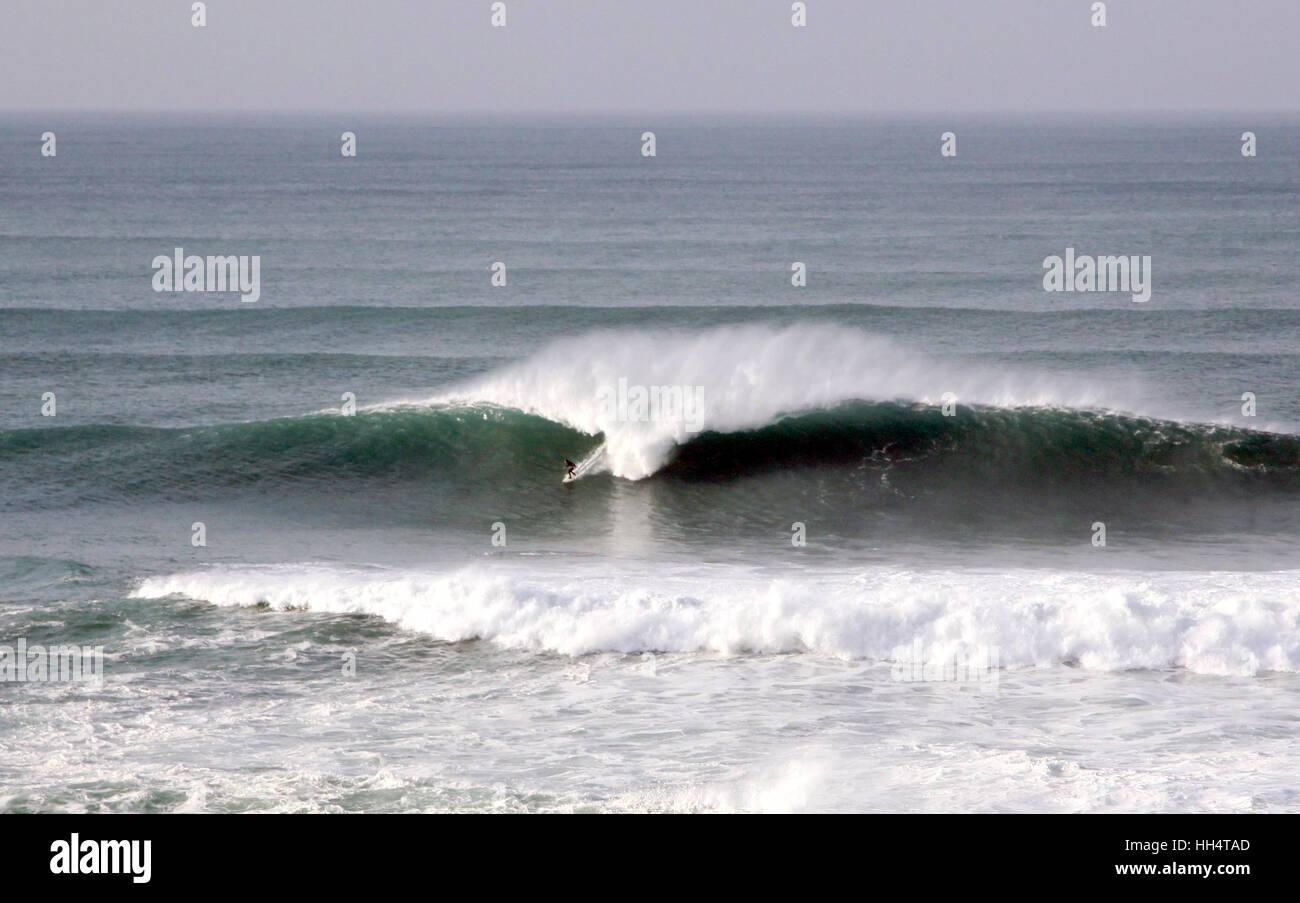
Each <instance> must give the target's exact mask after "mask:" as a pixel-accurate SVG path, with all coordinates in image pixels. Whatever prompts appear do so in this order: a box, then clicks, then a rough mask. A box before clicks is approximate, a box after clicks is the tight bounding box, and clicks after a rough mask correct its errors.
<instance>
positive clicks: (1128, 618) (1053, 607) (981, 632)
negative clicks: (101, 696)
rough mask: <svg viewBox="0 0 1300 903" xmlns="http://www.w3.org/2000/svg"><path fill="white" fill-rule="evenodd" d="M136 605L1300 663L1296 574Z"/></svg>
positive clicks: (424, 588) (914, 577)
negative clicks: (212, 606) (258, 607)
mask: <svg viewBox="0 0 1300 903" xmlns="http://www.w3.org/2000/svg"><path fill="white" fill-rule="evenodd" d="M133 595H134V596H136V597H139V598H166V597H169V596H183V597H186V598H191V599H198V600H203V601H207V602H210V603H213V604H217V605H228V606H252V605H263V604H264V605H269V606H271V607H273V608H277V609H307V610H311V611H317V612H334V613H363V614H371V615H376V616H379V617H382V618H384V619H385V620H387V621H389V622H391V623H393V624H395V625H398V626H400V627H402V628H405V629H409V630H414V631H419V632H422V633H426V634H428V635H430V636H432V637H435V638H437V639H439V640H443V641H446V642H463V641H468V640H476V639H477V640H488V641H491V642H493V643H496V644H498V645H500V646H503V647H506V648H511V649H523V650H532V651H539V652H542V651H545V652H555V653H560V654H564V655H572V656H576V655H585V654H592V653H601V652H612V653H638V652H662V653H699V652H706V653H716V654H722V655H739V654H748V653H764V654H776V653H805V654H820V655H826V656H832V657H836V658H840V659H846V660H874V661H891V660H896V658H897V656H898V650H899V649H902V648H910V647H911V646H912V645H913V644H915V643H916V642H918V641H919V642H920V643H922V644H923V645H924V646H925V647H926V648H928V649H931V650H933V654H934V655H941V656H949V655H951V656H968V655H971V654H972V653H973V652H976V651H978V650H979V649H984V650H989V649H996V650H997V660H998V661H999V663H1000V664H1001V666H1003V667H1010V668H1020V667H1047V666H1053V665H1061V664H1077V665H1080V666H1082V667H1084V668H1089V669H1094V670H1102V671H1117V670H1128V669H1137V668H1155V669H1161V668H1185V669H1187V670H1190V671H1194V672H1199V673H1206V674H1219V675H1255V674H1258V673H1259V672H1261V671H1297V670H1300V571H1276V572H1265V573H1230V572H1219V573H1208V574H1198V573H1182V572H1173V573H1118V574H1105V575H1101V574H1088V573H1083V572H1045V571H1032V570H1008V571H1003V572H997V573H988V572H969V571H950V572H945V571H910V570H903V569H878V570H871V571H866V572H863V573H860V574H857V575H853V576H846V577H842V578H835V579H830V578H819V579H811V578H810V579H808V580H802V581H801V580H775V581H773V580H760V579H757V578H755V577H750V576H746V577H736V578H734V579H727V580H711V579H700V578H685V577H669V578H664V577H662V576H658V575H657V576H656V577H655V578H654V579H645V578H640V577H637V576H635V575H624V576H622V577H619V578H615V579H610V578H605V577H601V578H595V577H590V578H583V579H556V580H554V581H552V582H546V581H543V580H542V579H540V578H535V577H522V576H517V575H513V574H509V573H502V574H496V575H489V574H484V573H483V572H482V569H481V568H473V569H465V570H461V571H455V572H449V573H442V574H421V573H414V572H392V573H382V574H380V573H376V572H373V571H360V570H345V569H339V568H334V567H325V566H303V565H281V566H273V567H246V568H235V569H212V570H206V571H198V572H192V573H181V574H174V575H168V576H155V577H149V578H146V579H144V580H142V581H141V582H140V584H139V585H138V586H137V588H136V589H135V590H134V592H133Z"/></svg>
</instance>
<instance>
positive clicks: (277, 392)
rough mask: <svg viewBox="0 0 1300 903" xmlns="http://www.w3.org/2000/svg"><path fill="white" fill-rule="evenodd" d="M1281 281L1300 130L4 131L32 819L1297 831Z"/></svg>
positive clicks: (2, 766) (1291, 461) (166, 125)
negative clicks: (56, 674)
mask: <svg viewBox="0 0 1300 903" xmlns="http://www.w3.org/2000/svg"><path fill="white" fill-rule="evenodd" d="M46 131H50V132H53V133H55V134H56V135H57V152H56V153H55V155H54V156H43V155H42V153H41V147H42V140H41V136H42V134H43V133H44V132H46ZM345 131H352V132H354V133H355V135H356V156H355V157H347V156H344V155H343V154H342V153H341V134H342V133H343V132H345ZM647 131H650V132H653V133H654V144H655V154H654V156H645V155H644V154H643V147H644V146H645V139H644V137H643V134H644V133H645V132H647ZM949 131H950V132H952V133H953V135H954V136H955V142H956V151H957V153H956V155H955V156H944V155H942V154H941V135H942V134H943V133H945V132H949ZM1245 131H1252V132H1254V133H1255V134H1256V135H1257V136H1258V155H1257V156H1255V157H1247V156H1243V154H1242V153H1241V148H1242V138H1241V136H1242V133H1243V132H1245ZM177 249H183V252H178V251H177ZM1298 251H1300V119H1297V118H1295V117H1290V118H1286V117H1282V116H1259V115H1253V116H1247V117H1239V116H1227V115H1209V114H1206V115H1196V116H1192V115H1185V116H1174V115H1166V116H1136V115H1135V116H1127V117H1122V116H1107V117H1096V116H1092V117H1090V116H1087V115H1082V114H1079V115H1041V116H1032V115H1023V116H1010V115H1003V116H974V115H966V116H958V117H930V116H926V117H922V116H913V117H907V116H873V117H866V116H864V117H848V116H844V117H833V116H784V117H782V116H766V117H757V116H753V117H742V116H698V115H697V116H691V115H664V116H654V117H643V116H622V115H618V116H615V115H610V116H583V117H580V116H559V115H553V116H515V117H509V116H495V117H491V116H480V117H471V116H432V115H430V116H423V117H421V116H414V115H412V116H396V115H393V116H378V115H365V116H357V115H350V114H349V115H337V116H335V115H325V114H319V115H297V116H284V115H270V114H266V115H253V114H239V115H235V114H229V115H211V116H185V115H163V114H158V115H143V114H131V115H126V114H123V115H108V114H67V113H59V114H43V115H38V114H12V113H11V114H5V115H4V116H2V117H0V374H2V381H0V385H2V386H3V392H0V486H3V495H2V496H0V676H3V677H4V680H3V681H0V699H2V700H3V704H2V705H0V811H9V812H13V811H67V812H141V811H143V812H160V811H161V812H194V811H199V812H268V811H270V812H352V811H383V812H393V811H398V812H405V811H489V812H540V811H562V812H573V811H577V812H606V811H616V812H628V811H632V812H640V811H653V812H659V811H693V812H700V811H704V812H715V811H746V812H770V811H819V812H820V811H825V812H950V811H958V812H1116V811H1118V812H1171V811H1176V812H1255V811H1258V812H1283V811H1285V812H1294V811H1298V810H1300V789H1298V788H1297V784H1296V780H1295V776H1296V774H1297V771H1298V770H1300V743H1298V742H1297V729H1298V728H1300V715H1297V712H1300V673H1298V672H1300V559H1298V558H1297V543H1298V542H1300V505H1298V504H1297V502H1300V391H1297V390H1298V388H1300V295H1298V294H1297V289H1296V286H1297V285H1300V255H1298V254H1297V252H1298ZM1067 252H1068V253H1069V255H1070V256H1071V257H1072V258H1073V257H1074V256H1075V255H1080V256H1083V255H1094V256H1104V255H1123V256H1125V257H1128V258H1130V259H1134V260H1135V261H1136V262H1140V261H1142V260H1144V259H1147V258H1149V269H1147V270H1146V272H1147V274H1148V276H1149V288H1150V297H1149V299H1148V300H1145V301H1141V300H1135V298H1134V293H1132V292H1128V291H1107V292H1101V291H1091V292H1089V291H1071V292H1049V291H1046V290H1045V288H1044V276H1045V273H1047V272H1048V270H1047V268H1046V263H1045V262H1046V261H1048V260H1049V259H1050V258H1051V257H1053V256H1062V257H1064V256H1065V255H1066V254H1067ZM176 253H183V255H184V256H188V255H199V256H201V257H204V258H206V257H208V256H214V255H222V256H224V255H230V256H245V257H248V258H253V257H256V258H257V259H258V260H259V262H260V270H259V271H258V272H259V276H260V286H259V293H258V297H257V299H256V300H255V301H244V300H241V295H240V294H239V293H238V292H234V291H229V290H227V291H219V290H205V291H156V290H155V283H156V274H157V266H156V258H159V257H162V258H169V259H170V258H172V257H173V255H174V254H176ZM1135 272H1136V271H1135ZM800 282H802V283H803V284H796V283H800ZM651 390H653V392H652V391H651ZM565 459H571V460H572V461H574V462H575V463H577V464H579V465H580V467H579V473H580V475H581V476H580V478H579V479H577V480H576V481H573V482H571V483H567V484H566V483H562V482H561V479H562V477H563V476H564V473H565V467H564V464H563V462H564V461H565ZM20 642H21V643H23V644H25V647H26V648H27V649H28V650H30V649H31V648H32V647H33V646H39V647H43V648H46V649H48V648H50V647H52V646H56V645H61V644H72V645H75V646H76V647H77V648H78V649H81V650H94V649H98V648H99V647H102V659H101V664H102V677H101V678H100V679H98V680H89V679H86V676H85V675H84V674H83V675H82V676H81V679H67V680H53V679H48V678H49V675H45V676H42V674H41V673H40V672H32V671H31V670H30V668H29V669H28V671H27V672H26V673H25V674H24V673H23V671H22V669H21V667H18V668H15V667H8V668H7V670H6V667H5V666H6V663H9V664H10V665H12V664H13V663H14V662H15V661H16V659H15V655H16V653H15V652H13V651H12V650H16V649H17V648H18V644H19V643H20ZM6 649H8V650H11V651H9V652H8V653H6ZM6 656H7V657H6Z"/></svg>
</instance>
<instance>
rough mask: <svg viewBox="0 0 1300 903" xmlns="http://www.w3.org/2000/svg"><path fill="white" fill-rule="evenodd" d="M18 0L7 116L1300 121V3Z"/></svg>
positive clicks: (6, 33) (1, 58)
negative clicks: (1124, 114)
mask: <svg viewBox="0 0 1300 903" xmlns="http://www.w3.org/2000/svg"><path fill="white" fill-rule="evenodd" d="M504 2H505V3H506V7H507V16H508V19H507V22H508V24H507V26H506V27H505V28H503V29H498V28H492V27H491V26H490V24H489V17H490V12H489V7H490V6H491V0H208V3H207V15H208V25H207V27H206V28H202V29H200V28H193V27H192V26H191V25H190V15H191V13H190V5H191V0H0V109H28V110H32V109H37V110H39V109H87V110H98V109H145V110H213V109H229V110H240V109H243V110H260V109H277V110H448V111H452V110H455V111H464V110H484V111H499V110H575V111H598V110H620V111H629V112H636V111H660V110H754V111H758V110H771V111H787V110H807V111H828V110H843V111H872V110H915V111H953V112H960V111H982V110H1022V109H1031V110H1077V109H1085V110H1096V109H1102V110H1140V109H1168V110H1189V109H1218V110H1295V109H1297V108H1298V107H1300V0H1111V2H1108V3H1107V4H1106V6H1107V19H1108V25H1107V27H1106V28H1102V29H1098V28H1093V27H1092V26H1091V25H1090V24H1089V19H1090V17H1091V12H1090V7H1091V5H1092V0H806V3H807V8H808V27H807V28H803V29H796V28H793V27H792V26H791V24H790V15H791V13H790V7H791V2H790V0H504Z"/></svg>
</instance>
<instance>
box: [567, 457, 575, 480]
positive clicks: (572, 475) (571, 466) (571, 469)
mask: <svg viewBox="0 0 1300 903" xmlns="http://www.w3.org/2000/svg"><path fill="white" fill-rule="evenodd" d="M564 469H565V470H566V471H568V472H567V473H566V474H565V477H566V478H567V479H570V480H573V479H576V478H577V476H578V474H577V470H578V465H577V464H574V463H573V462H572V461H570V460H569V459H568V458H565V459H564Z"/></svg>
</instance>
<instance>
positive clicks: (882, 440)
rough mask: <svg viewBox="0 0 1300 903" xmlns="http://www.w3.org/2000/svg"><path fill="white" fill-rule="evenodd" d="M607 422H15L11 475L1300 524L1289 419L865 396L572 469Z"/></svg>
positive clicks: (235, 494) (749, 523)
mask: <svg viewBox="0 0 1300 903" xmlns="http://www.w3.org/2000/svg"><path fill="white" fill-rule="evenodd" d="M602 438H603V437H601V436H591V435H587V434H584V433H581V432H578V431H576V430H573V429H570V428H568V427H566V426H564V425H561V424H558V423H554V422H552V421H549V420H546V419H544V418H541V417H537V416H533V415H530V414H525V413H521V412H519V411H513V410H507V409H501V408H494V407H485V406H467V407H443V408H416V407H407V408H395V409H390V410H368V411H362V412H359V413H357V414H356V415H354V416H346V417H345V416H341V415H337V414H315V415H310V416H305V417H295V418H285V419H277V420H269V421H259V422H251V423H238V424H226V425H221V426H212V427H199V428H191V429H138V428H131V427H118V426H87V427H70V428H57V429H43V430H20V431H8V432H3V433H0V473H3V475H4V477H5V482H6V485H7V486H8V487H9V490H10V491H8V492H7V493H6V496H5V498H4V502H3V505H4V508H6V509H8V510H11V511H14V510H18V511H22V510H28V511H30V510H39V509H59V508H67V507H70V506H74V505H81V504H86V503H90V504H102V505H139V504H154V503H164V502H178V501H194V500H205V501H208V500H230V501H233V502H234V503H236V504H239V505H243V506H245V507H246V508H248V509H249V510H256V509H257V506H259V505H274V504H280V503H284V502H288V501H294V502H298V501H301V502H302V503H303V504H305V505H309V506H314V510H316V511H326V512H347V511H360V510H362V509H365V511H366V512H367V513H366V515H365V516H366V517H369V518H371V521H372V522H374V521H376V520H378V521H380V522H382V523H392V524H396V523H408V524H414V525H419V526H422V527H423V526H425V525H433V524H436V525H441V526H445V527H448V528H452V529H460V528H464V529H474V530H481V529H482V524H483V522H484V520H485V518H486V519H488V520H494V519H496V518H515V519H520V520H525V521H528V522H530V523H532V524H535V525H538V527H539V528H544V529H545V530H554V531H555V532H556V534H557V535H559V534H563V533H565V532H566V531H567V532H569V533H571V534H572V535H574V536H577V537H583V536H591V535H596V534H600V533H601V532H602V531H604V530H606V529H607V527H608V524H607V523H605V521H606V520H608V518H609V517H611V516H613V515H612V514H611V511H617V510H618V509H619V506H625V505H627V504H630V503H634V504H635V505H639V506H643V507H645V508H647V510H648V511H649V514H648V515H647V516H648V518H649V521H650V522H651V523H652V524H653V525H654V527H655V529H656V530H658V531H659V532H660V533H661V534H664V535H669V536H684V537H688V538H689V537H698V538H699V539H700V541H702V542H704V541H709V542H711V541H713V540H714V539H716V537H718V536H721V535H730V536H756V535H764V534H765V532H770V531H772V530H775V529H777V528H778V527H780V525H781V524H784V527H782V528H781V529H786V530H788V529H789V524H790V522H791V521H794V520H815V521H817V522H818V523H819V524H821V525H822V526H823V527H824V528H825V529H826V530H828V531H829V532H831V533H834V534H837V535H857V536H866V535H875V534H877V533H879V532H880V531H882V530H907V531H912V530H926V531H939V532H945V531H947V532H958V533H959V532H960V531H961V530H962V529H965V528H966V526H968V525H970V524H972V523H989V522H993V523H996V524H999V525H1005V528H1006V529H1010V528H1011V527H1012V526H1015V525H1019V526H1020V527H1021V528H1023V529H1024V530H1032V529H1040V528H1041V529H1053V528H1054V527H1053V525H1054V524H1061V525H1063V526H1061V529H1062V530H1068V531H1074V530H1076V529H1077V522H1078V521H1080V520H1081V519H1083V520H1089V519H1090V518H1092V517H1094V516H1096V517H1099V518H1100V517H1101V516H1103V515H1106V516H1112V517H1121V518H1122V517H1125V516H1129V517H1132V518H1142V519H1144V520H1145V522H1148V523H1153V522H1158V521H1169V522H1170V523H1171V524H1173V526H1171V527H1170V529H1175V528H1177V529H1182V527H1179V526H1178V524H1177V523H1174V522H1175V521H1179V522H1182V521H1186V522H1199V523H1203V524H1208V523H1210V522H1211V521H1213V522H1214V524H1217V525H1218V526H1216V527H1215V528H1216V529H1225V530H1226V529H1232V528H1233V525H1234V524H1235V525H1237V526H1241V525H1243V524H1245V525H1246V526H1249V525H1250V524H1252V523H1254V522H1255V521H1257V520H1258V519H1259V518H1261V517H1265V518H1272V519H1273V520H1274V521H1276V524H1275V526H1276V527H1277V528H1278V529H1282V530H1287V529H1292V528H1294V529H1295V530H1296V531H1297V532H1300V516H1298V515H1297V514H1296V512H1297V510H1300V506H1297V505H1296V504H1295V501H1296V500H1297V493H1300V437H1295V436H1290V435H1279V434H1271V433H1262V432H1252V431H1249V430H1241V429H1234V428H1228V427H1215V426H1208V425H1201V424H1187V423H1177V422H1171V421H1162V420H1154V419H1146V418H1137V417H1130V416H1122V415H1117V414H1106V413H1099V412H1087V411H1076V410H1065V409H1041V408H1034V409H1030V408H1018V409H999V408H971V407H964V406H963V407H959V408H958V410H957V413H956V414H955V415H954V416H950V417H945V416H943V414H942V413H941V412H940V411H939V410H938V409H936V408H933V407H928V406H920V405H909V404H896V403H864V402H860V403H851V404H846V405H842V406H838V407H836V408H834V409H830V410H819V411H812V412H805V413H801V414H793V415H789V416H785V417H782V418H779V419H778V420H777V421H776V422H774V423H770V424H767V425H765V426H762V427H760V428H757V429H753V430H748V431H742V432H734V433H725V434H724V433H707V432H706V433H702V434H700V435H698V436H696V437H694V438H693V439H692V440H690V441H688V442H686V443H685V444H683V445H681V446H680V447H678V448H677V449H676V450H675V453H674V455H673V456H672V458H671V459H670V461H669V462H668V464H667V465H666V466H665V467H663V468H662V469H660V470H659V471H658V472H657V473H656V474H654V475H652V476H651V477H650V478H648V479H645V480H641V481H627V480H621V479H615V478H614V477H612V476H610V475H609V474H608V473H600V472H595V473H593V474H592V475H590V476H588V477H586V478H584V479H583V480H580V481H579V482H577V483H575V484H572V485H569V486H564V485H561V483H560V479H561V477H562V476H563V472H564V471H563V466H562V461H563V459H564V458H566V457H567V458H572V459H574V460H582V458H583V457H584V456H585V455H586V454H587V453H589V452H591V451H592V450H593V449H595V448H596V447H597V446H598V445H599V444H600V442H601V441H602ZM1211 503H1212V504H1211ZM1200 506H1204V508H1203V509H1202V508H1201V507H1200ZM1234 512H1235V513H1234ZM1262 512H1263V513H1262ZM358 516H361V515H358ZM1250 518H1254V519H1255V521H1251V520H1249V519H1250ZM900 519H901V520H900ZM1089 522H1091V521H1090V520H1089ZM1035 524H1036V525H1038V526H1037V527H1035V526H1033V525H1035ZM1288 525H1289V526H1288ZM1003 528H1004V527H999V529H1003Z"/></svg>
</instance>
